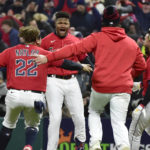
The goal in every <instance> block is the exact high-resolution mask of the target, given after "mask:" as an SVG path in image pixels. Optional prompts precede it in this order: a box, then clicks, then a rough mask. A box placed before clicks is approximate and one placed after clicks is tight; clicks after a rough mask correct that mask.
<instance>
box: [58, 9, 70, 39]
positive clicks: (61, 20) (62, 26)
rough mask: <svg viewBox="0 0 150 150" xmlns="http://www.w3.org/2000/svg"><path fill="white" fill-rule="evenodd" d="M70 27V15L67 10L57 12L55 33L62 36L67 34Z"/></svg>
mask: <svg viewBox="0 0 150 150" xmlns="http://www.w3.org/2000/svg"><path fill="white" fill-rule="evenodd" d="M69 28H70V15H69V14H68V13H67V12H63V11H60V12H57V13H56V19H55V29H56V34H57V35H58V36H59V37H61V38H63V37H65V36H66V35H67V33H68V30H69Z"/></svg>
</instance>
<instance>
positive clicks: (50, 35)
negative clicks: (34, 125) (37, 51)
mask: <svg viewBox="0 0 150 150" xmlns="http://www.w3.org/2000/svg"><path fill="white" fill-rule="evenodd" d="M54 36H55V34H54V33H53V32H52V33H50V34H48V35H47V36H45V37H44V38H43V39H42V42H43V41H47V40H49V39H51V38H54Z"/></svg>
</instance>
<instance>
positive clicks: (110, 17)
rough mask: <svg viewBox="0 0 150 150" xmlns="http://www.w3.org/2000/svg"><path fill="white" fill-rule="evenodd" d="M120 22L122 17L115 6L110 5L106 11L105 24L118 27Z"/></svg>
mask: <svg viewBox="0 0 150 150" xmlns="http://www.w3.org/2000/svg"><path fill="white" fill-rule="evenodd" d="M119 21H120V15H119V12H118V10H117V8H116V7H115V6H114V5H109V6H107V7H106V8H105V9H104V12H103V22H104V23H105V24H108V25H116V24H118V23H119Z"/></svg>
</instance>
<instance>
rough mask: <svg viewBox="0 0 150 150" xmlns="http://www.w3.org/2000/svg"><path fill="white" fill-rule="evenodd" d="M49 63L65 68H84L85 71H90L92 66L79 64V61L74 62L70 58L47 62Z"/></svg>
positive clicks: (79, 69)
mask: <svg viewBox="0 0 150 150" xmlns="http://www.w3.org/2000/svg"><path fill="white" fill-rule="evenodd" d="M49 65H51V66H57V67H61V68H63V69H67V70H78V71H81V70H84V71H87V72H90V71H92V68H91V67H90V65H87V64H80V63H77V62H74V61H72V60H67V59H64V60H59V61H54V62H52V63H49Z"/></svg>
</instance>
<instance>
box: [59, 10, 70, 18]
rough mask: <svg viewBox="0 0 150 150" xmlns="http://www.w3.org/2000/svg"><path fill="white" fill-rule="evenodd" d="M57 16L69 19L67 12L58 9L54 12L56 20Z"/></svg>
mask: <svg viewBox="0 0 150 150" xmlns="http://www.w3.org/2000/svg"><path fill="white" fill-rule="evenodd" d="M58 18H67V19H70V15H69V14H68V13H67V12H65V11H59V12H57V13H56V20H57V19H58Z"/></svg>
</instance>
